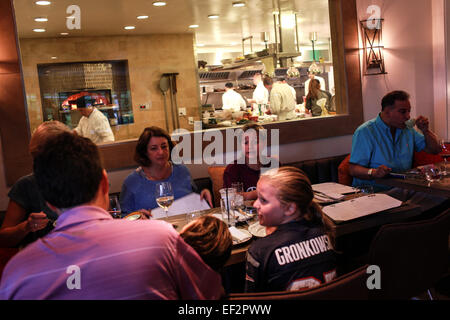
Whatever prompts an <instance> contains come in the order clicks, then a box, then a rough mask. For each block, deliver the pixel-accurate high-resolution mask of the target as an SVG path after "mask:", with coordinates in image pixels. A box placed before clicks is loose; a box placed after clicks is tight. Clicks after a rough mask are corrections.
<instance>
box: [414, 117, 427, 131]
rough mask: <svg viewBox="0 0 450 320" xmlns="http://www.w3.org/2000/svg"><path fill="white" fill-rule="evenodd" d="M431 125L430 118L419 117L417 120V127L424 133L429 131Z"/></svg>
mask: <svg viewBox="0 0 450 320" xmlns="http://www.w3.org/2000/svg"><path fill="white" fill-rule="evenodd" d="M429 124H430V122H429V121H428V118H425V117H423V116H419V117H417V119H416V126H417V128H419V130H420V131H422V132H423V133H425V132H427V131H428V130H429Z"/></svg>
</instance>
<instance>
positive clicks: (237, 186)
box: [231, 182, 244, 193]
mask: <svg viewBox="0 0 450 320" xmlns="http://www.w3.org/2000/svg"><path fill="white" fill-rule="evenodd" d="M231 188H232V189H236V192H237V193H242V192H244V183H242V182H233V183H232V184H231Z"/></svg>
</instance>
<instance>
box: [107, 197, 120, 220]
mask: <svg viewBox="0 0 450 320" xmlns="http://www.w3.org/2000/svg"><path fill="white" fill-rule="evenodd" d="M108 212H109V214H110V215H111V216H112V217H113V218H114V219H120V218H121V216H120V214H121V210H120V202H119V198H118V197H117V196H109V211H108Z"/></svg>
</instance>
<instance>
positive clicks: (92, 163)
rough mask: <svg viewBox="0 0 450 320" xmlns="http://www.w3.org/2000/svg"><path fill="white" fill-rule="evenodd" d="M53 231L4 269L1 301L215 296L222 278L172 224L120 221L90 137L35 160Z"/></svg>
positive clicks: (66, 141) (68, 138)
mask: <svg viewBox="0 0 450 320" xmlns="http://www.w3.org/2000/svg"><path fill="white" fill-rule="evenodd" d="M34 174H35V176H36V181H37V183H38V185H39V187H40V188H41V190H42V194H43V196H44V198H45V199H46V201H47V203H48V204H49V206H50V207H51V208H52V209H53V210H54V211H55V212H56V213H58V215H59V218H58V220H57V222H56V227H55V229H54V230H53V231H52V232H51V233H49V234H48V235H47V236H45V237H43V238H41V239H39V240H37V241H35V242H34V243H32V244H30V245H29V246H27V247H26V248H25V249H24V250H22V251H20V252H19V253H18V254H17V255H16V256H15V257H13V258H12V259H11V260H10V262H9V263H8V264H7V266H6V268H5V270H4V272H3V276H2V279H1V283H0V299H83V300H84V299H89V300H92V299H107V300H109V299H218V298H220V297H221V295H222V292H223V289H222V285H221V278H220V275H219V274H218V273H217V272H215V271H213V270H212V269H211V268H210V267H209V266H207V265H206V264H205V263H204V262H203V261H202V259H201V258H200V256H199V255H198V254H197V253H196V252H195V251H194V249H192V248H191V247H190V246H189V245H187V244H186V243H185V242H184V241H183V239H182V238H181V237H180V236H179V235H178V233H177V232H176V231H175V230H174V229H173V227H172V225H170V224H168V223H166V222H163V221H155V220H151V221H149V220H137V221H128V220H115V219H113V218H112V217H111V216H110V214H109V213H108V212H107V211H106V210H107V209H108V206H109V198H108V191H109V186H108V178H107V175H106V171H105V170H103V169H102V166H101V162H100V157H99V152H98V149H97V147H96V146H95V144H94V143H92V142H91V141H90V140H89V139H87V138H83V137H80V136H77V135H75V134H72V133H62V134H60V135H58V136H56V137H53V138H51V139H49V141H47V143H46V144H45V146H44V148H43V149H42V152H41V153H40V154H39V155H38V156H37V157H36V158H35V160H34Z"/></svg>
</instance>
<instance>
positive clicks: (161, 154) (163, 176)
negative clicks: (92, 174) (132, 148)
mask: <svg viewBox="0 0 450 320" xmlns="http://www.w3.org/2000/svg"><path fill="white" fill-rule="evenodd" d="M173 147H174V145H173V142H172V140H171V139H170V136H169V134H168V133H167V132H166V131H165V130H163V129H161V128H158V127H148V128H145V129H144V132H143V133H142V134H141V136H140V137H139V140H138V143H137V145H136V152H135V154H134V160H135V161H136V162H137V163H138V164H139V165H140V167H139V168H137V169H136V170H135V171H134V172H133V173H131V174H130V175H129V176H128V177H127V178H126V179H125V181H124V183H123V185H122V191H121V193H120V204H121V208H122V213H123V214H129V213H131V212H134V211H140V212H141V213H143V214H144V215H145V216H147V217H149V216H151V212H150V211H151V209H154V208H156V207H157V206H158V204H157V203H156V198H155V188H156V184H157V183H158V182H170V183H171V184H172V190H173V193H174V198H175V200H176V199H179V198H182V197H184V196H185V195H188V194H189V193H192V192H197V187H196V186H195V184H194V182H193V180H192V177H191V174H190V173H189V170H188V169H187V168H186V167H185V166H184V165H177V164H173V163H172V162H171V161H170V154H171V152H172V149H173ZM200 198H202V199H203V198H204V199H206V200H207V201H208V203H209V204H210V205H211V203H212V201H211V199H212V198H211V193H210V192H209V190H207V189H204V190H202V192H201V193H200ZM211 206H212V205H211Z"/></svg>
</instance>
